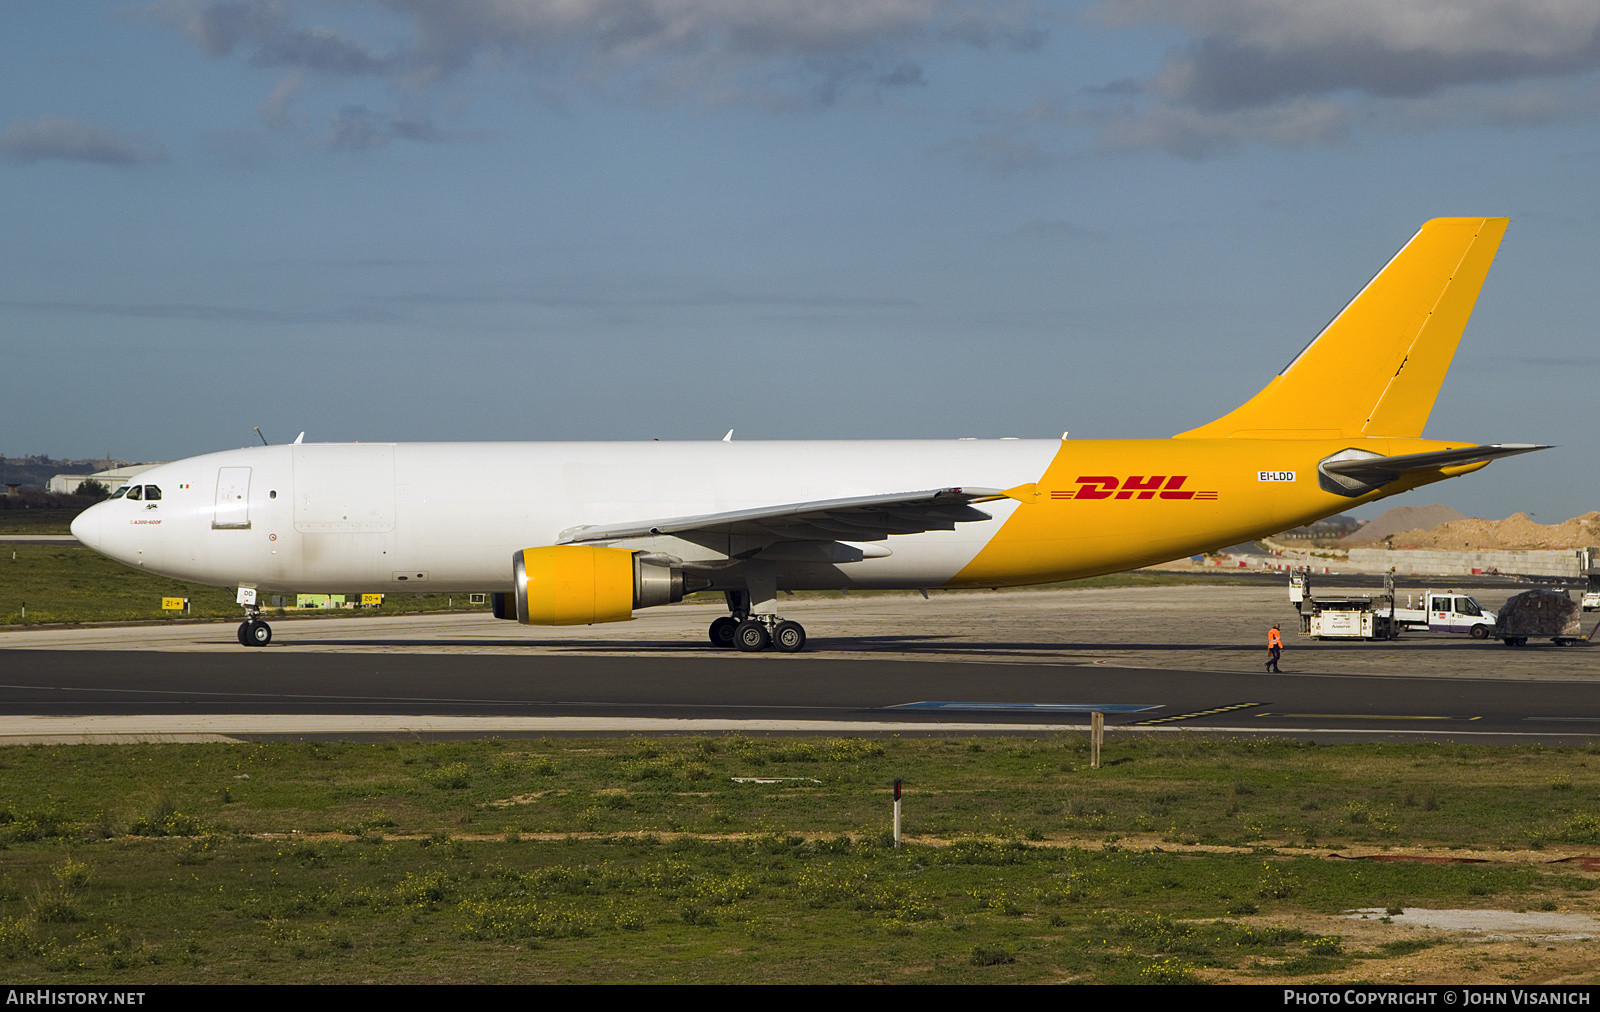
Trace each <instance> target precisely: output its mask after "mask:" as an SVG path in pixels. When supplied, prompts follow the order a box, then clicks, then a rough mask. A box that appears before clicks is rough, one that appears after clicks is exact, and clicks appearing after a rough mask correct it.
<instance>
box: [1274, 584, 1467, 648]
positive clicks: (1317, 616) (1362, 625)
mask: <svg viewBox="0 0 1600 1012" xmlns="http://www.w3.org/2000/svg"><path fill="white" fill-rule="evenodd" d="M1383 586H1384V589H1383V593H1382V594H1376V595H1372V596H1366V597H1361V596H1344V597H1315V596H1313V594H1312V592H1311V573H1310V572H1309V571H1307V570H1303V569H1297V570H1295V571H1293V572H1291V573H1290V574H1289V601H1290V603H1292V604H1293V605H1294V606H1295V610H1297V611H1299V612H1300V632H1301V634H1302V635H1306V636H1315V637H1317V638H1318V639H1362V640H1392V639H1397V638H1399V636H1400V634H1401V633H1402V632H1408V631H1409V632H1446V633H1465V634H1466V635H1468V636H1471V637H1472V638H1473V639H1475V640H1483V639H1491V638H1494V637H1496V636H1497V635H1498V630H1497V629H1496V626H1495V615H1494V614H1493V613H1492V612H1486V611H1484V609H1483V606H1482V605H1480V604H1479V603H1478V602H1477V601H1476V600H1475V599H1473V598H1472V597H1471V596H1469V595H1466V594H1462V593H1460V592H1459V591H1454V590H1424V591H1422V592H1420V593H1417V594H1412V595H1407V601H1406V605H1405V606H1404V607H1401V606H1400V604H1399V600H1398V595H1397V594H1396V591H1395V586H1394V574H1393V573H1389V574H1387V575H1386V576H1385V577H1384V581H1383Z"/></svg>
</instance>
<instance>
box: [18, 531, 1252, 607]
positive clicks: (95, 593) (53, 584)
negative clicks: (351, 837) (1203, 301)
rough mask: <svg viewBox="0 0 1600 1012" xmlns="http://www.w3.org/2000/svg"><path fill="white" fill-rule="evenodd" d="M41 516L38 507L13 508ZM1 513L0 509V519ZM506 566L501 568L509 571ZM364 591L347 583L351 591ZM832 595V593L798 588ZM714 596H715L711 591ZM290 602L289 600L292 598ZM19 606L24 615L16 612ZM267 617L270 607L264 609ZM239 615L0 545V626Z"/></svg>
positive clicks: (118, 567)
mask: <svg viewBox="0 0 1600 1012" xmlns="http://www.w3.org/2000/svg"><path fill="white" fill-rule="evenodd" d="M12 512H20V513H43V512H48V511H45V510H25V511H12ZM5 516H6V514H5V513H3V512H0V518H3V517H5ZM509 568H510V567H509V563H508V565H507V570H508V572H509ZM1206 577H1207V582H1214V583H1219V584H1227V583H1230V582H1233V583H1238V582H1243V581H1240V580H1239V579H1238V578H1237V577H1235V578H1233V579H1232V580H1231V581H1230V580H1229V578H1228V577H1225V576H1223V577H1212V576H1210V575H1209V574H1206ZM1193 582H1195V581H1194V578H1192V577H1187V576H1182V575H1170V574H1166V573H1146V572H1138V573H1122V574H1118V575H1116V576H1097V577H1092V578H1090V579H1087V580H1077V581H1074V582H1072V583H1058V584H1050V585H1049V586H1051V587H1142V586H1167V585H1177V584H1191V583H1193ZM363 589H369V590H370V589H371V588H361V587H352V588H350V590H351V592H353V593H359V592H360V591H362V590H363ZM804 593H807V594H808V595H809V594H812V593H816V594H817V596H823V597H838V596H840V594H839V592H837V591H831V592H804ZM855 593H856V594H857V595H872V594H898V595H904V594H908V593H915V592H914V591H899V590H896V591H856V592H855ZM712 596H714V597H720V594H716V595H712ZM163 597H187V598H188V599H189V601H190V614H188V615H183V614H179V613H176V612H164V611H162V610H161V599H162V598H163ZM291 603H292V602H291ZM24 608H26V610H27V613H26V615H24V614H23V609H24ZM487 609H488V605H486V604H481V605H472V604H469V603H468V599H467V596H466V595H465V594H388V595H386V596H385V598H384V602H383V604H382V605H381V606H379V607H376V608H360V609H355V610H342V609H331V610H328V611H326V612H318V611H309V610H307V611H301V610H298V609H296V610H295V613H296V614H302V615H304V614H312V615H315V614H326V615H338V616H344V617H350V616H351V615H369V616H370V615H395V614H401V613H408V612H421V611H446V610H462V611H464V610H472V611H485V610H487ZM264 614H265V615H266V616H267V617H268V618H271V617H272V616H273V615H274V614H276V612H275V611H274V610H273V609H270V608H269V609H266V610H265V612H264ZM241 616H242V612H241V611H240V608H239V606H238V605H237V604H235V603H234V599H233V590H232V589H230V588H223V587H207V586H203V585H201V584H196V583H186V582H184V581H182V580H174V579H172V578H170V577H165V576H158V575H156V574H154V573H146V572H142V571H140V570H137V569H133V568H131V567H129V566H124V565H123V564H121V563H120V562H113V561H112V560H110V559H107V558H105V557H104V556H102V555H97V554H95V553H94V552H93V551H91V550H89V549H87V548H84V547H82V546H80V545H0V625H39V624H53V623H63V622H65V623H72V622H115V621H137V620H148V621H153V622H159V621H177V620H180V619H184V618H220V619H238V618H240V617H241Z"/></svg>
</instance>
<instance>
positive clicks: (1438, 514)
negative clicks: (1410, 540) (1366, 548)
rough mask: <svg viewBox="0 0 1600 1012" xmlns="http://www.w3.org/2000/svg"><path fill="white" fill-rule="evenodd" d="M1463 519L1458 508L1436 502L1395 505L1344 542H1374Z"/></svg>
mask: <svg viewBox="0 0 1600 1012" xmlns="http://www.w3.org/2000/svg"><path fill="white" fill-rule="evenodd" d="M1465 519H1467V515H1466V514H1465V513H1463V512H1461V511H1460V510H1457V509H1451V508H1450V507H1449V506H1441V505H1440V504H1438V503H1434V504H1433V505H1432V506H1396V507H1394V508H1393V509H1390V510H1387V511H1386V512H1384V513H1383V514H1382V515H1381V516H1379V517H1378V518H1377V519H1376V520H1373V521H1372V522H1371V523H1368V524H1363V525H1362V527H1361V529H1360V530H1359V531H1356V532H1355V533H1354V534H1351V535H1350V536H1348V537H1346V538H1345V543H1346V544H1352V545H1364V544H1368V543H1376V542H1381V541H1382V540H1383V539H1384V538H1387V537H1390V536H1391V535H1395V534H1399V533H1401V532H1402V531H1426V530H1432V529H1433V528H1435V527H1438V526H1439V525H1440V524H1447V523H1450V522H1452V521H1455V520H1465Z"/></svg>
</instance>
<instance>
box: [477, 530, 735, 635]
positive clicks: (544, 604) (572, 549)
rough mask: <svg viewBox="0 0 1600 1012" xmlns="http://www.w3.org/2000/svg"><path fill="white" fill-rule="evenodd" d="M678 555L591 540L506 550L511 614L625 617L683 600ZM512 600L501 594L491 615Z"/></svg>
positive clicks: (576, 620)
mask: <svg viewBox="0 0 1600 1012" xmlns="http://www.w3.org/2000/svg"><path fill="white" fill-rule="evenodd" d="M677 561H678V560H676V559H671V558H668V557H666V556H659V555H647V554H645V553H643V552H633V551H629V550H628V549H626V548H605V547H600V546H596V545H551V546H547V547H544V548H528V549H524V550H523V551H520V552H517V553H516V554H515V555H513V556H511V572H512V577H513V580H514V583H515V586H516V598H515V601H516V616H515V617H516V619H517V621H519V622H521V623H522V624H523V625H593V624H594V623H597V622H626V621H628V620H629V619H631V618H633V610H634V609H635V608H649V607H651V606H653V605H658V604H672V603H673V602H675V601H681V600H683V594H684V576H683V569H682V567H681V566H675V565H673V563H674V562H677ZM690 582H691V583H697V584H698V583H704V584H707V585H709V583H710V581H708V580H691V581H690ZM496 603H497V604H501V602H496ZM511 603H512V602H511V600H509V599H508V600H505V601H504V602H503V604H502V606H501V607H500V608H499V609H497V611H496V616H495V617H497V618H499V617H501V612H503V611H509V610H510V608H509V607H505V606H507V605H510V604H511ZM504 617H506V618H511V617H512V616H511V615H505V616H504Z"/></svg>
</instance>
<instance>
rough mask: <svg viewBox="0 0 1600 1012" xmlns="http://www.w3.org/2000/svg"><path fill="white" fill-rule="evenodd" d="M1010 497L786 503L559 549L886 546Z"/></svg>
mask: <svg viewBox="0 0 1600 1012" xmlns="http://www.w3.org/2000/svg"><path fill="white" fill-rule="evenodd" d="M1005 498H1007V496H1006V493H1004V492H1002V491H1001V490H999V489H994V488H940V489H929V490H926V491H922V492H895V493H890V494H887V495H868V496H857V497H854V498H850V499H821V500H817V501H815V502H801V503H785V504H782V505H778V506H760V507H757V508H755V509H748V510H733V511H730V512H727V513H706V514H704V515H701V516H692V517H671V518H668V519H663V520H648V521H645V522H643V523H636V524H608V525H604V526H595V527H573V528H571V529H569V530H565V531H562V532H561V536H560V538H559V539H558V541H557V544H563V545H575V544H583V543H585V542H591V541H617V540H621V539H624V538H649V537H656V536H659V535H663V534H675V535H682V536H689V535H695V534H713V535H746V536H750V537H756V538H775V539H778V540H781V541H882V540H883V539H885V538H887V537H888V536H889V535H891V534H921V533H922V532H923V531H953V530H955V526H956V524H959V523H968V522H970V521H974V520H989V519H991V517H990V515H989V514H988V513H985V512H983V511H982V510H980V509H974V508H973V507H972V505H971V504H972V503H975V502H988V501H991V500H995V499H1005Z"/></svg>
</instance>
